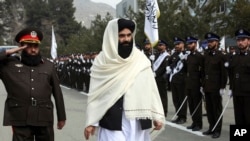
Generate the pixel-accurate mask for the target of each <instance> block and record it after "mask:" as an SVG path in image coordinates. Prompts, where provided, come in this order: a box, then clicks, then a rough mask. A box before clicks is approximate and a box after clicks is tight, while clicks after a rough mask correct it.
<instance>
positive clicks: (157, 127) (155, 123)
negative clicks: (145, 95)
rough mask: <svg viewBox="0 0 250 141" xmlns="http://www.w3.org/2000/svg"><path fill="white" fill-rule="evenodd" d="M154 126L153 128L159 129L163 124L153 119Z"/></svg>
mask: <svg viewBox="0 0 250 141" xmlns="http://www.w3.org/2000/svg"><path fill="white" fill-rule="evenodd" d="M154 126H155V128H154V130H160V129H161V128H162V126H163V123H161V122H159V121H156V120H154Z"/></svg>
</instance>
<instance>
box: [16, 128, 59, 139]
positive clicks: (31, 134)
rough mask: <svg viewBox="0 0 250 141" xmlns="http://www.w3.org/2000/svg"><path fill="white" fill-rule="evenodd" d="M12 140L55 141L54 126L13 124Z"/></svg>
mask: <svg viewBox="0 0 250 141" xmlns="http://www.w3.org/2000/svg"><path fill="white" fill-rule="evenodd" d="M12 129H13V139H12V141H54V130H53V126H12Z"/></svg>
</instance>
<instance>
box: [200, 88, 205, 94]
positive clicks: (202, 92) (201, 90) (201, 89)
mask: <svg viewBox="0 0 250 141" xmlns="http://www.w3.org/2000/svg"><path fill="white" fill-rule="evenodd" d="M200 92H201V94H202V95H203V96H204V95H205V93H204V91H203V87H200Z"/></svg>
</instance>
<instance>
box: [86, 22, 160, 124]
mask: <svg viewBox="0 0 250 141" xmlns="http://www.w3.org/2000/svg"><path fill="white" fill-rule="evenodd" d="M134 33H135V31H134ZM133 36H135V34H133ZM90 75H91V80H90V89H89V97H88V102H87V110H86V125H85V126H86V127H87V126H89V125H93V124H95V123H98V122H99V120H101V118H102V117H103V116H104V114H105V113H106V111H107V110H108V109H109V108H110V107H111V106H112V105H114V103H115V102H116V101H117V100H118V99H119V98H120V97H122V96H123V95H124V103H123V104H124V105H123V106H124V112H125V116H126V117H127V118H128V119H142V118H143V119H145V118H149V119H153V120H158V121H161V122H162V123H164V121H165V117H164V112H163V107H162V103H161V99H160V96H159V93H158V89H157V86H156V83H155V79H154V76H153V72H152V70H151V68H150V62H149V60H148V59H147V58H146V56H145V55H144V54H143V53H142V52H141V51H139V50H138V49H137V48H136V47H135V43H134V44H133V49H132V52H131V54H130V56H129V57H128V58H126V59H123V58H121V57H120V56H119V55H118V19H114V20H111V21H110V22H109V23H108V25H107V27H106V29H105V32H104V37H103V44H102V52H100V53H99V55H98V56H97V57H96V58H95V60H94V63H93V66H92V68H91V74H90Z"/></svg>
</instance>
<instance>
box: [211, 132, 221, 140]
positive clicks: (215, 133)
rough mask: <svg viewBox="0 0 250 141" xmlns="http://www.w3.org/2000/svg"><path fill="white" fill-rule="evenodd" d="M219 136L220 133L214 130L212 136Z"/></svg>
mask: <svg viewBox="0 0 250 141" xmlns="http://www.w3.org/2000/svg"><path fill="white" fill-rule="evenodd" d="M219 137H220V133H219V132H214V133H213V135H212V138H214V139H215V138H219Z"/></svg>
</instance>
